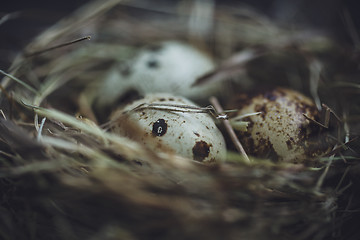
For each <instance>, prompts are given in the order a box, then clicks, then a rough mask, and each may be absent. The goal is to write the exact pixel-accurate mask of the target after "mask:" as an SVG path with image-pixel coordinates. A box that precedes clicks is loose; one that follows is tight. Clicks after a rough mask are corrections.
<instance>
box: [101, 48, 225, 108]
mask: <svg viewBox="0 0 360 240" xmlns="http://www.w3.org/2000/svg"><path fill="white" fill-rule="evenodd" d="M214 68H215V63H214V61H213V60H212V59H211V58H210V56H209V55H207V54H205V53H204V52H202V51H200V50H199V49H197V48H195V47H193V46H191V45H189V44H186V43H182V42H179V41H165V42H160V43H158V44H154V45H151V46H148V47H144V48H142V49H140V50H139V51H138V53H137V54H136V56H134V58H132V59H127V61H123V62H121V63H119V64H117V65H116V66H115V67H113V68H112V69H111V71H110V72H109V74H108V75H107V77H106V78H105V80H104V81H103V82H102V83H101V84H100V85H97V86H96V87H95V90H96V92H97V93H98V95H99V96H101V97H99V98H97V100H96V108H102V107H104V106H107V105H109V104H112V103H113V102H115V101H116V99H118V98H119V97H121V96H122V95H124V94H125V93H126V92H128V91H130V90H135V91H136V92H138V93H139V94H140V95H145V94H148V93H159V92H165V93H172V94H175V95H180V96H184V97H186V98H190V99H193V100H196V99H204V98H205V99H206V98H207V97H208V96H210V95H211V94H213V93H214V92H216V91H218V90H219V88H218V87H219V86H218V85H219V84H218V83H216V84H215V83H212V84H205V85H202V86H194V87H193V86H192V84H193V83H194V82H195V81H196V79H197V78H199V77H201V76H203V75H205V74H206V73H208V72H210V71H212V70H213V69H214Z"/></svg>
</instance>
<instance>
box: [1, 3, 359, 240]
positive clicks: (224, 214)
mask: <svg viewBox="0 0 360 240" xmlns="http://www.w3.org/2000/svg"><path fill="white" fill-rule="evenodd" d="M169 2H170V1H169ZM169 2H167V3H166V4H164V5H159V6H157V7H151V6H152V5H151V6H150V5H149V4H146V1H120V0H112V1H95V2H91V3H89V4H88V5H86V6H84V7H82V8H81V9H79V10H78V11H76V12H75V13H73V14H72V15H71V16H69V17H67V18H65V19H63V20H62V21H60V22H59V23H57V24H56V25H55V26H53V27H51V28H50V29H48V30H47V31H45V32H44V33H42V34H41V35H39V36H38V37H37V38H36V39H34V40H33V41H32V42H31V43H30V44H29V45H28V46H27V47H26V48H25V49H24V51H23V54H21V55H20V56H18V57H17V58H16V59H15V60H14V62H13V64H12V66H11V68H10V69H8V70H7V71H2V72H1V73H2V74H4V75H6V76H4V78H3V79H2V84H1V113H2V116H1V117H0V118H1V123H0V128H1V130H0V139H1V141H0V144H1V145H0V146H1V149H0V150H1V152H0V153H1V154H0V184H1V187H0V189H1V195H0V201H1V208H0V212H1V214H0V226H1V227H0V238H1V239H195V238H196V239H220V238H221V239H289V238H292V239H358V237H359V236H360V231H359V228H358V226H357V225H358V221H359V220H360V215H359V210H360V204H359V202H360V194H359V189H360V188H359V186H360V178H359V176H360V165H359V162H358V161H359V150H360V149H359V141H358V139H357V136H358V134H359V126H360V125H359V124H358V121H359V117H360V115H359V113H360V109H359V99H360V98H359V91H360V85H359V77H360V76H359V70H358V64H359V63H358V61H357V60H358V59H356V57H355V52H354V51H353V49H352V48H351V47H349V46H343V45H341V44H339V43H337V42H336V41H335V40H333V39H332V38H330V37H329V36H326V35H324V34H320V33H319V32H317V31H316V30H311V31H310V30H308V29H293V28H292V29H291V30H289V29H288V28H286V26H282V27H280V26H278V25H276V24H275V23H273V22H272V21H271V20H269V19H267V18H266V17H264V16H262V15H260V14H258V13H256V12H254V11H252V10H249V9H246V8H240V7H239V8H226V7H225V6H223V7H222V6H217V7H216V8H215V7H214V5H212V4H210V2H206V1H194V2H191V1H180V2H179V3H177V4H174V3H169ZM88 35H91V37H92V38H91V41H82V42H78V43H73V44H71V45H67V46H63V47H58V48H55V49H52V50H48V51H44V50H46V49H49V48H52V47H53V46H57V45H61V44H63V43H67V42H69V41H72V40H74V39H78V38H80V37H83V36H88ZM161 40H182V41H185V42H189V43H191V44H193V45H196V46H198V47H200V48H201V49H203V50H204V51H208V54H209V55H211V56H213V57H214V59H215V60H216V64H217V66H218V67H217V68H216V70H215V71H214V72H212V73H209V74H208V75H206V76H205V77H204V78H202V79H201V82H202V83H203V84H207V82H213V81H223V82H224V84H227V85H229V86H230V87H229V89H228V91H230V92H227V93H226V94H219V96H218V98H219V100H220V102H221V103H224V102H226V100H227V97H228V96H230V95H231V94H233V93H234V91H233V89H241V91H251V90H253V89H254V87H255V88H257V87H259V86H261V87H262V88H266V87H267V86H270V85H271V86H287V87H289V88H292V89H297V90H299V91H301V92H303V93H304V94H306V95H309V96H311V97H312V99H313V100H314V101H315V102H316V104H317V105H318V107H319V108H320V107H321V103H325V104H326V105H327V106H329V108H330V109H331V111H330V136H331V137H332V138H333V139H334V141H335V144H334V146H332V147H333V148H332V149H333V150H332V151H331V152H330V153H329V154H327V155H324V156H322V157H320V158H319V159H317V160H316V162H315V164H311V166H304V165H301V164H289V163H280V162H273V161H270V160H267V159H256V158H253V157H251V156H249V157H250V162H247V161H246V160H245V158H244V157H243V155H241V154H240V153H237V152H236V151H235V150H233V149H232V148H230V147H229V151H228V154H227V161H226V162H225V163H222V164H221V165H219V166H211V167H209V166H204V165H202V164H200V163H197V162H193V161H191V160H189V159H183V158H182V157H180V156H176V155H173V154H169V153H166V152H164V153H162V152H153V151H151V150H149V149H147V148H145V147H144V146H142V145H140V144H139V143H137V142H135V141H131V140H130V139H127V138H125V137H123V136H118V135H114V134H112V133H110V132H108V131H106V128H105V127H104V126H105V125H106V121H107V116H106V115H101V114H104V113H96V112H95V114H94V115H95V116H96V115H97V116H98V119H97V120H98V121H97V123H95V121H92V120H90V119H93V118H92V117H93V116H94V115H91V114H93V112H91V110H89V108H87V107H86V106H82V104H84V102H83V101H81V100H79V96H81V94H82V93H83V92H84V90H85V89H86V86H88V85H89V84H90V83H91V82H94V81H97V80H99V79H102V78H104V76H106V72H108V71H109V68H110V67H111V66H113V65H114V64H116V63H117V62H119V61H120V62H121V61H124V60H125V59H127V58H129V57H131V56H132V55H133V54H134V51H136V49H138V48H139V47H142V46H144V45H146V44H150V43H153V42H157V41H161ZM244 56H248V57H244ZM249 56H250V57H249ZM234 86H235V87H234ZM231 90H232V91H233V92H231ZM119 104H121V102H120V103H119ZM207 105H208V103H207ZM335 115H337V116H338V118H339V119H338V120H337V119H336V117H334V116H335ZM99 119H100V120H99ZM93 120H94V119H93ZM104 124H105V125H104ZM219 124H220V125H221V122H220V123H219ZM228 144H229V146H230V145H231V143H229V142H228Z"/></svg>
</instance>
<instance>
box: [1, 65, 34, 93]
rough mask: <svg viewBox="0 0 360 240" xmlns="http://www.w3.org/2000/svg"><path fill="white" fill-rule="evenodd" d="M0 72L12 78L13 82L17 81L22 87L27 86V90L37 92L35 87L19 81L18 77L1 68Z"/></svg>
mask: <svg viewBox="0 0 360 240" xmlns="http://www.w3.org/2000/svg"><path fill="white" fill-rule="evenodd" d="M0 73H1V74H3V75H5V76H7V77H8V78H10V79H12V80H14V81H15V82H17V83H19V84H20V85H22V86H23V87H25V88H27V89H28V90H30V91H32V92H33V93H35V94H37V93H38V92H37V91H36V89H35V88H33V87H31V86H30V85H28V84H26V83H25V82H23V81H21V80H20V79H18V78H17V77H15V76H13V75H11V74H8V73H6V72H4V71H3V70H0Z"/></svg>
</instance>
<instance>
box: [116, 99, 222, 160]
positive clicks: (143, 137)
mask: <svg viewBox="0 0 360 240" xmlns="http://www.w3.org/2000/svg"><path fill="white" fill-rule="evenodd" d="M189 107H190V108H189ZM193 107H195V108H197V107H198V106H196V105H195V104H194V103H193V102H191V101H190V100H187V99H185V98H183V97H178V96H176V97H175V96H173V95H170V94H164V93H161V94H160V93H159V94H149V95H146V96H145V97H144V98H143V99H140V100H137V101H134V102H133V103H131V104H129V105H127V106H126V107H125V108H123V109H120V110H118V111H117V112H116V113H114V114H113V116H112V117H111V122H112V128H111V131H113V132H114V133H118V134H121V135H124V136H127V137H129V138H131V139H133V140H136V141H138V142H140V143H142V144H144V145H145V146H146V147H148V148H149V149H152V150H154V151H165V152H170V153H174V154H177V155H180V156H183V157H186V158H189V159H193V160H195V161H198V162H202V163H205V164H215V163H219V162H221V161H223V160H224V159H225V155H226V146H225V141H224V138H223V136H222V134H221V132H220V131H219V130H218V128H217V127H216V125H215V123H214V120H213V118H212V117H211V116H210V114H208V113H204V112H203V113H199V112H196V110H194V109H191V108H193ZM131 126H135V128H136V129H135V128H134V127H131Z"/></svg>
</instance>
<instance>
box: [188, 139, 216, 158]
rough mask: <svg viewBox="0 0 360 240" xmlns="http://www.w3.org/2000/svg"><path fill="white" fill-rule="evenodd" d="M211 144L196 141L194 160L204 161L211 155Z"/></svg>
mask: <svg viewBox="0 0 360 240" xmlns="http://www.w3.org/2000/svg"><path fill="white" fill-rule="evenodd" d="M210 146H211V145H209V144H208V143H207V142H205V141H198V142H196V143H195V145H194V147H193V149H192V152H193V155H194V160H196V161H199V162H202V161H203V160H204V159H205V158H207V157H208V156H209V153H210Z"/></svg>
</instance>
